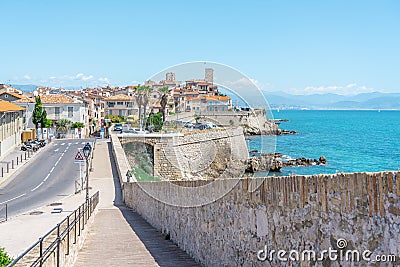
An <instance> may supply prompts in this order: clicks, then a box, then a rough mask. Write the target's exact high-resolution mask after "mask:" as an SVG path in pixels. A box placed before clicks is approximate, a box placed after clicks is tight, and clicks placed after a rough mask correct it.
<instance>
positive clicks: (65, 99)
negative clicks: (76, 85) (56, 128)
mask: <svg viewBox="0 0 400 267" xmlns="http://www.w3.org/2000/svg"><path fill="white" fill-rule="evenodd" d="M40 99H41V101H42V107H43V109H45V110H46V112H47V119H50V120H52V121H53V122H56V121H58V120H60V119H67V120H69V121H71V122H72V123H74V122H82V123H84V124H85V128H84V129H82V136H86V135H88V134H89V132H88V125H89V117H88V116H87V114H88V112H87V107H86V105H85V103H83V102H82V101H78V100H76V99H74V98H72V97H69V96H66V95H51V94H49V95H41V96H40ZM14 103H15V104H17V105H19V106H21V107H23V108H25V109H26V115H25V117H26V119H25V124H26V128H35V125H34V124H33V122H32V114H33V110H34V108H35V103H36V101H35V99H34V98H25V99H20V100H17V101H15V102H14Z"/></svg>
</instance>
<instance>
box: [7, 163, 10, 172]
mask: <svg viewBox="0 0 400 267" xmlns="http://www.w3.org/2000/svg"><path fill="white" fill-rule="evenodd" d="M9 172H10V162H7V173H9Z"/></svg>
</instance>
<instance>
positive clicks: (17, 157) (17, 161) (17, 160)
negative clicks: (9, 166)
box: [17, 157, 18, 166]
mask: <svg viewBox="0 0 400 267" xmlns="http://www.w3.org/2000/svg"><path fill="white" fill-rule="evenodd" d="M17 166H18V157H17Z"/></svg>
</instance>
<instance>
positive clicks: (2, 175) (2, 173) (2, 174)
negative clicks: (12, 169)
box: [1, 167, 4, 177]
mask: <svg viewBox="0 0 400 267" xmlns="http://www.w3.org/2000/svg"><path fill="white" fill-rule="evenodd" d="M1 177H4V169H3V167H1Z"/></svg>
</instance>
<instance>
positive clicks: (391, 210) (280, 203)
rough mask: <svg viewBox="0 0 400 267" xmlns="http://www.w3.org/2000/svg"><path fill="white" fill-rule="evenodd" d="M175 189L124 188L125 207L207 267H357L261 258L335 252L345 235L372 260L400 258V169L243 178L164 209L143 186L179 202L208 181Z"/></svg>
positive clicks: (163, 184)
mask: <svg viewBox="0 0 400 267" xmlns="http://www.w3.org/2000/svg"><path fill="white" fill-rule="evenodd" d="M227 181H228V180H217V181H216V182H214V183H215V184H214V188H218V187H220V188H221V189H222V188H223V187H226V185H227V184H226V183H227ZM177 184H178V185H180V186H179V187H176V186H172V184H171V183H169V182H166V181H165V182H153V183H145V184H142V183H124V190H123V194H124V197H125V203H126V204H127V206H128V207H131V208H132V209H134V210H135V211H136V212H138V213H139V214H141V216H142V217H143V218H145V219H146V220H147V221H148V222H149V223H150V224H152V225H153V226H154V227H155V228H157V229H159V230H160V231H162V232H163V233H165V234H167V233H169V234H170V238H171V239H172V240H173V241H174V242H175V243H176V244H177V245H178V246H179V247H181V248H182V249H183V250H185V251H186V252H187V253H188V254H189V255H191V256H192V257H194V258H195V259H196V260H197V261H199V262H200V263H201V264H203V265H205V266H287V265H292V266H351V264H353V263H350V262H346V261H332V262H330V261H329V260H324V261H319V262H316V263H315V262H307V261H306V262H303V263H302V264H299V263H298V262H290V263H288V262H280V261H278V260H277V258H276V257H274V258H273V259H272V260H271V261H269V260H267V261H264V262H261V261H260V260H258V259H257V252H258V251H259V250H261V249H264V248H265V246H267V248H268V249H269V250H272V249H274V250H276V251H277V250H279V249H283V250H287V251H289V250H298V251H303V250H307V249H312V250H315V251H317V252H318V251H319V252H320V251H322V250H323V249H328V248H329V247H331V248H337V241H338V239H340V238H344V239H345V240H346V241H347V247H346V248H347V249H353V250H354V249H356V250H359V251H363V250H366V249H368V250H370V251H372V253H373V254H372V256H371V258H373V257H374V256H375V255H378V254H385V255H387V254H395V255H400V173H399V172H397V173H395V172H381V173H352V174H335V175H319V176H292V177H269V178H264V179H261V180H260V179H241V180H239V181H238V183H237V184H236V186H234V188H233V189H232V190H231V191H229V193H227V194H226V195H225V196H223V197H222V198H220V199H218V200H216V201H214V202H212V203H209V204H206V205H200V206H197V207H180V206H173V205H169V204H165V203H163V202H162V201H158V200H157V199H156V198H158V197H157V196H156V197H154V196H149V195H148V194H147V193H146V192H145V191H144V190H143V189H142V188H141V187H143V185H145V186H147V187H151V188H152V189H154V190H153V192H157V191H158V192H163V193H162V194H165V195H169V196H170V197H171V198H179V197H180V196H181V195H182V193H181V189H180V187H181V186H183V187H196V186H201V185H204V181H181V182H178V183H177V182H175V183H174V185H177ZM203 194H207V192H203ZM192 197H193V198H200V199H201V198H203V197H204V196H203V195H200V194H193V195H192ZM397 260H398V262H397V264H398V263H400V262H399V257H397ZM339 264H341V265H339ZM355 265H356V266H367V264H366V262H361V263H360V264H359V265H357V264H355ZM352 266H353V265H352ZM370 266H381V265H379V264H375V265H370ZM387 266H392V265H391V264H388V265H387Z"/></svg>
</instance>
